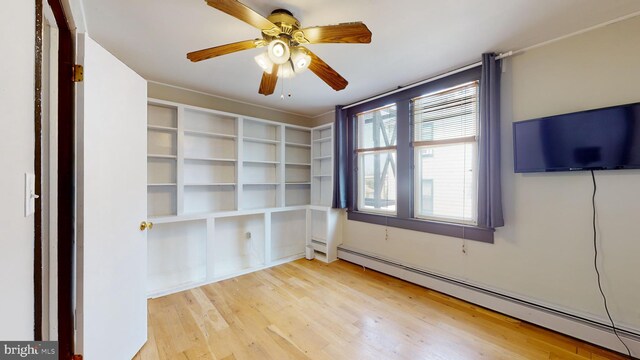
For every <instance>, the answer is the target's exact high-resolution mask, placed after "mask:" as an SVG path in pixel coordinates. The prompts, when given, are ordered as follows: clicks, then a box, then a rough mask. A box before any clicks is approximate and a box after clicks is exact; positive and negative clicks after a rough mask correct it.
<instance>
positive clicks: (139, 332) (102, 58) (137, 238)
mask: <svg viewBox="0 0 640 360" xmlns="http://www.w3.org/2000/svg"><path fill="white" fill-rule="evenodd" d="M77 57H78V58H77V62H78V63H79V64H81V65H83V67H84V81H83V82H79V83H77V87H76V91H77V97H76V99H77V102H76V106H77V139H78V146H77V189H78V205H77V209H78V213H77V216H78V229H77V234H78V239H77V254H76V255H77V268H76V286H77V288H76V299H77V304H76V316H77V319H76V322H77V324H76V325H77V333H76V350H75V352H76V353H77V354H82V355H84V358H85V359H90V360H101V359H105V360H114V359H131V358H132V357H133V356H134V355H135V354H136V352H137V351H138V350H139V349H140V347H141V346H142V345H143V344H144V343H145V341H146V340H147V302H146V296H145V289H146V285H145V282H146V271H147V234H146V231H141V230H140V223H141V222H142V221H146V216H147V195H146V194H147V191H146V182H147V162H146V152H147V148H146V147H147V135H146V123H147V105H146V103H147V83H146V81H145V80H144V79H143V78H142V77H140V76H139V75H138V74H136V73H135V72H134V71H133V70H131V69H129V68H128V67H127V66H126V65H125V64H123V63H122V62H120V61H119V60H118V59H116V58H115V56H113V55H111V54H110V53H109V52H108V51H106V50H105V49H103V48H102V47H101V46H100V45H98V44H97V43H96V42H95V41H93V40H92V39H91V38H89V37H88V36H87V35H85V34H79V35H78V37H77Z"/></svg>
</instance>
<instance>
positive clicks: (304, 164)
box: [285, 162, 311, 166]
mask: <svg viewBox="0 0 640 360" xmlns="http://www.w3.org/2000/svg"><path fill="white" fill-rule="evenodd" d="M285 165H286V166H311V164H307V163H293V162H289V163H285Z"/></svg>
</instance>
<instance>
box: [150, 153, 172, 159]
mask: <svg viewBox="0 0 640 360" xmlns="http://www.w3.org/2000/svg"><path fill="white" fill-rule="evenodd" d="M147 157H148V158H155V159H176V158H177V156H176V155H162V154H148V155H147Z"/></svg>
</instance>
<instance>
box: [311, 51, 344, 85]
mask: <svg viewBox="0 0 640 360" xmlns="http://www.w3.org/2000/svg"><path fill="white" fill-rule="evenodd" d="M301 47H302V46H301ZM305 50H306V51H307V53H308V54H309V56H311V63H310V64H309V70H311V71H313V73H314V74H316V75H317V76H318V77H319V78H320V79H322V81H324V82H326V83H327V85H329V86H331V87H332V88H333V90H335V91H340V90H342V89H344V88H346V87H347V85H348V84H349V82H348V81H347V80H346V79H345V78H343V77H342V76H340V74H338V72H337V71H335V70H333V69H332V68H331V66H329V65H327V63H325V62H324V61H322V59H320V58H319V57H318V56H317V55H316V54H314V53H312V52H311V51H309V49H306V48H305Z"/></svg>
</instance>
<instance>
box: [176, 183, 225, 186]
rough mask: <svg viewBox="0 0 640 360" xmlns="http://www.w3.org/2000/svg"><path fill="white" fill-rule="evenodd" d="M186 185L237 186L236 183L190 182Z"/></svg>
mask: <svg viewBox="0 0 640 360" xmlns="http://www.w3.org/2000/svg"><path fill="white" fill-rule="evenodd" d="M184 186H236V183H190V184H184Z"/></svg>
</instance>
